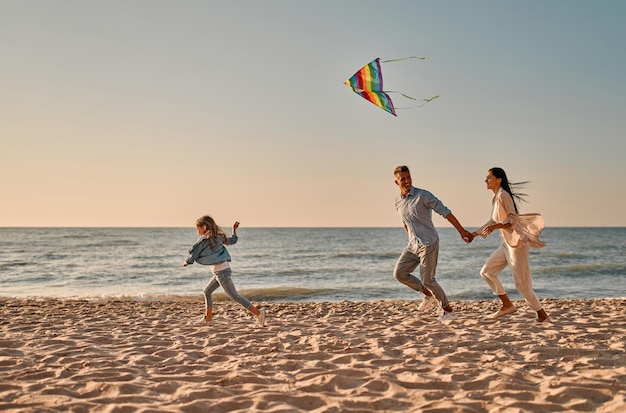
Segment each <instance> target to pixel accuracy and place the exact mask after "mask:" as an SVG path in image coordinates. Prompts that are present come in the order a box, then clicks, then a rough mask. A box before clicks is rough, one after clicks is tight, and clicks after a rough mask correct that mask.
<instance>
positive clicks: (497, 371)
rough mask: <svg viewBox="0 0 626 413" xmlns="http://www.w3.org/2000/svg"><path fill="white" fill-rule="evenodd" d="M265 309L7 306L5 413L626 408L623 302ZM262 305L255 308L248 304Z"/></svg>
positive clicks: (194, 304)
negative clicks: (447, 312)
mask: <svg viewBox="0 0 626 413" xmlns="http://www.w3.org/2000/svg"><path fill="white" fill-rule="evenodd" d="M541 301H542V303H543V305H544V308H545V309H546V311H547V312H548V313H549V314H550V316H551V319H552V321H553V322H552V323H548V324H539V323H535V321H534V320H535V317H536V314H535V312H534V311H532V310H531V309H530V308H529V307H528V306H527V305H526V304H525V303H524V302H523V301H521V300H514V303H515V305H516V306H517V308H518V311H517V312H516V313H514V314H512V315H510V316H507V317H504V318H501V319H497V320H483V319H481V317H482V316H484V315H487V314H489V313H491V312H492V311H495V309H496V308H497V306H498V304H497V303H496V302H494V301H493V300H478V301H453V302H452V304H453V307H454V308H455V310H456V311H457V313H458V315H459V319H458V320H457V321H455V322H452V323H450V324H448V325H442V324H440V323H438V322H437V321H436V317H437V315H438V314H437V313H436V312H429V313H426V314H422V313H417V306H418V304H419V302H418V301H408V300H377V301H366V302H350V301H341V302H261V303H258V304H259V306H260V307H264V308H266V309H267V312H268V318H267V327H265V328H262V327H259V326H258V325H257V324H256V320H255V319H254V318H253V317H251V316H249V315H248V314H247V312H246V311H245V310H243V309H242V308H241V307H240V306H239V305H237V304H236V303H233V302H230V301H219V302H216V303H215V306H214V314H215V315H214V320H213V321H212V322H211V323H210V324H203V323H201V322H200V319H201V316H202V313H203V303H202V301H201V300H197V299H194V300H188V301H125V300H110V301H102V302H97V301H94V302H91V301H87V300H63V299H46V300H38V299H27V298H12V299H0V320H1V321H0V328H1V331H2V338H1V339H0V367H2V368H1V369H0V370H1V372H0V410H9V411H11V410H13V411H21V412H35V411H37V412H39V411H58V410H66V411H67V410H72V411H102V412H109V411H111V412H112V411H140V412H141V411H145V412H148V411H150V412H157V411H162V412H189V411H201V410H204V411H209V410H210V411H211V412H251V411H264V412H305V411H307V412H309V411H312V412H328V413H330V412H350V411H353V412H387V411H389V412H391V411H411V412H412V411H426V412H427V411H450V412H500V411H563V410H572V411H596V412H618V411H620V410H622V409H623V408H624V406H625V405H626V356H625V354H626V353H625V344H624V342H626V299H623V298H622V299H615V298H607V299H544V300H541ZM255 304H257V303H255Z"/></svg>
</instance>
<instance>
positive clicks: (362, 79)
mask: <svg viewBox="0 0 626 413" xmlns="http://www.w3.org/2000/svg"><path fill="white" fill-rule="evenodd" d="M406 59H420V60H426V59H428V58H427V57H417V56H411V57H405V58H402V59H392V60H383V61H382V62H381V60H380V58H376V59H374V60H372V61H371V62H369V63H368V64H367V65H365V66H363V67H362V68H361V69H359V71H358V72H356V73H355V74H354V76H352V77H351V78H350V79H348V80H346V81H345V82H343V83H344V84H346V85H348V86H349V87H350V88H351V89H352V90H353V91H354V93H356V94H357V95H359V96H361V97H362V98H364V99H366V100H369V101H370V102H372V103H373V104H374V105H376V106H378V107H379V108H381V109H384V110H386V111H387V112H389V113H391V114H392V115H393V116H397V115H396V110H395V108H394V107H393V102H392V101H391V98H390V97H389V95H388V93H400V92H393V91H385V90H383V73H382V71H381V69H380V64H381V63H387V62H398V61H400V60H406ZM400 94H401V95H402V96H404V97H406V98H408V99H412V100H416V99H414V98H412V97H411V96H407V95H405V94H404V93H400ZM438 97H439V96H434V97H432V98H430V99H422V100H421V101H422V102H424V103H423V104H422V105H420V106H417V107H422V106H424V105H425V104H426V103H428V102H430V101H431V100H433V99H436V98H438ZM398 109H401V108H398ZM402 109H408V108H402Z"/></svg>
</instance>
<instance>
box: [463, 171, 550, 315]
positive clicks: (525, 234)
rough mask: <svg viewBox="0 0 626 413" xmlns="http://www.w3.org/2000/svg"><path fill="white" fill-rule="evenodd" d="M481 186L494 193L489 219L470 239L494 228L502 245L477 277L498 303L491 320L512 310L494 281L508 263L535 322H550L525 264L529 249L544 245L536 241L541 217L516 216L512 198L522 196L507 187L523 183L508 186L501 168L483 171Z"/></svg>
mask: <svg viewBox="0 0 626 413" xmlns="http://www.w3.org/2000/svg"><path fill="white" fill-rule="evenodd" d="M485 183H486V184H487V189H490V190H491V191H493V193H494V195H493V201H492V203H493V209H492V213H491V219H490V220H489V221H488V222H487V223H486V224H485V225H483V226H482V228H480V229H479V230H478V231H476V232H473V233H472V236H477V235H480V236H482V237H486V236H488V235H489V234H491V233H492V232H493V231H494V230H496V229H499V230H500V233H501V235H502V244H501V245H500V247H499V248H498V249H497V250H496V251H495V252H494V253H493V254H491V256H490V257H489V258H488V259H487V262H485V265H484V266H483V267H482V268H481V270H480V275H481V277H482V278H483V279H484V280H485V281H486V282H487V284H489V286H490V287H491V289H492V290H493V292H494V294H496V295H497V296H498V297H499V298H500V300H501V301H502V307H501V308H500V309H499V310H498V311H496V312H495V313H494V314H492V315H491V317H492V318H498V317H503V316H505V315H507V314H511V313H514V312H515V311H516V310H515V306H514V305H513V303H512V302H511V300H509V297H508V295H507V294H506V291H505V290H504V287H503V286H502V283H500V280H499V279H498V274H499V273H500V271H502V270H503V269H504V268H505V267H506V266H507V264H508V265H509V267H510V269H511V274H512V275H513V280H514V282H515V288H517V291H519V293H520V294H521V295H522V297H524V299H525V300H526V303H528V305H529V306H530V307H532V308H533V310H535V311H536V312H537V321H538V322H540V323H541V322H545V321H550V318H549V317H548V314H546V311H545V310H544V309H543V307H542V306H541V303H540V302H539V299H538V298H537V295H536V294H535V292H534V291H533V280H532V277H531V276H530V265H529V263H528V253H529V248H530V247H531V246H532V247H535V248H542V247H544V246H545V244H544V243H543V242H541V241H540V240H539V235H540V234H541V231H542V230H543V218H541V215H539V214H526V215H519V213H518V210H517V205H516V204H515V199H514V198H517V199H520V200H522V199H523V198H522V197H523V196H524V194H518V193H515V192H513V191H512V190H511V187H515V186H518V185H523V184H524V183H525V182H521V183H510V182H509V180H508V178H507V176H506V173H505V172H504V170H503V169H502V168H491V169H490V170H489V171H488V172H487V177H486V178H485Z"/></svg>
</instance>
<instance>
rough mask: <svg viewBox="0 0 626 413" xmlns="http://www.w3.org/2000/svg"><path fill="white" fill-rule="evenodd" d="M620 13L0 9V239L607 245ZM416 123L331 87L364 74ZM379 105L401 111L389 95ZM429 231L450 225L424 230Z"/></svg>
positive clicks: (406, 7)
mask: <svg viewBox="0 0 626 413" xmlns="http://www.w3.org/2000/svg"><path fill="white" fill-rule="evenodd" d="M625 18H626V2H625V1H622V0H616V1H611V0H602V1H592V0H587V1H579V0H551V1H545V0H539V1H533V0H529V1H501V0H497V1H496V0H493V1H486V0H477V1H465V0H459V1H439V0H432V1H423V0H407V1H380V0H378V1H370V0H354V1H352V0H351V1H347V0H315V1H294V0H284V1H278V0H275V1H256V0H247V1H244V0H241V1H239V0H228V1H227V0H224V1H186V0H181V1H154V0H144V1H141V0H136V1H126V0H122V1H115V0H108V1H82V0H81V1H63V0H59V1H43V0H42V1H32V0H20V1H14V0H0V226H136V227H143V226H164V227H171V226H176V227H178V226H181V227H186V226H193V223H194V220H195V219H196V218H197V217H198V216H200V215H203V214H211V215H213V216H214V217H215V218H216V220H217V221H218V223H220V224H222V225H224V226H229V225H231V224H232V222H234V221H235V220H239V221H241V223H242V225H243V226H249V227H273V226H277V227H292V226H296V227H300V226H304V227H316V226H339V227H341V226H347V227H351V226H367V227H370V226H374V227H378V226H384V227H387V226H400V221H399V218H398V216H397V214H396V211H395V209H394V207H393V200H394V198H395V196H396V194H397V192H398V189H397V187H396V186H395V184H394V182H393V175H392V171H393V169H394V167H395V166H397V165H399V164H406V165H408V166H409V167H410V168H411V170H412V175H413V183H414V185H415V186H418V187H421V188H425V189H428V190H430V191H431V192H433V193H434V194H435V195H437V196H438V197H439V198H440V199H441V200H442V201H443V202H444V203H445V204H446V205H447V206H448V207H449V208H450V209H452V211H453V212H454V214H455V215H456V216H457V218H458V219H459V220H460V221H461V223H462V224H464V225H465V226H467V227H473V226H474V227H475V226H478V225H480V224H482V223H484V222H485V221H486V220H487V219H488V218H489V215H490V208H491V204H490V201H491V195H492V193H491V191H489V190H487V189H486V188H485V184H484V182H483V180H484V177H485V174H486V172H487V169H489V168H490V167H493V166H500V167H502V168H504V169H505V170H506V171H507V173H508V175H509V178H510V179H511V180H512V181H525V180H527V181H531V183H530V184H529V185H528V186H527V187H526V192H527V193H528V194H529V195H530V197H529V201H530V202H529V203H527V204H523V205H522V208H521V209H522V212H540V213H542V214H543V215H544V217H545V219H546V223H547V225H548V226H626V214H624V212H625V211H626V162H625V161H624V158H625V156H626V136H625V135H626V132H625V131H626V47H625V46H624V44H625V43H624V42H625V41H626V25H625V24H624V19H625ZM406 56H429V57H430V60H426V61H418V60H407V61H403V62H398V63H388V64H385V65H383V74H384V78H385V86H386V89H389V90H396V91H400V92H404V93H405V94H408V95H410V96H413V97H416V98H428V97H431V96H434V95H441V97H440V98H439V99H436V100H434V101H433V102H431V103H429V104H428V105H426V106H425V107H423V108H420V109H408V110H398V117H393V116H392V115H390V114H388V113H386V112H384V111H383V110H381V109H378V108H376V107H375V106H374V105H372V104H370V103H369V102H367V101H365V100H363V99H362V98H360V97H359V96H357V95H356V94H355V93H353V92H352V91H351V90H350V89H349V88H348V87H347V86H345V85H344V84H343V82H344V81H345V80H346V79H348V78H349V77H350V76H352V75H353V74H354V73H355V72H356V71H357V70H358V69H359V68H360V67H361V66H363V65H364V64H366V63H368V62H369V61H370V60H372V59H374V58H376V57H380V58H381V59H383V60H385V59H393V58H401V57H406ZM392 98H393V99H394V102H395V104H396V106H398V107H406V106H410V105H411V103H412V102H411V101H409V100H406V99H404V98H402V97H401V96H400V95H392ZM435 223H436V225H438V226H441V227H446V226H450V225H449V224H448V223H447V222H446V221H445V220H443V219H442V218H441V217H439V216H437V217H436V219H435Z"/></svg>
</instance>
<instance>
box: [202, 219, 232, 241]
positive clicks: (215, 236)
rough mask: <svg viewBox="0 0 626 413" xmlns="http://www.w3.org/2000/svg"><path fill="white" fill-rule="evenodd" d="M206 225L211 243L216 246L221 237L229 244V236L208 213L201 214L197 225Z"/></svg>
mask: <svg viewBox="0 0 626 413" xmlns="http://www.w3.org/2000/svg"><path fill="white" fill-rule="evenodd" d="M199 226H204V227H206V229H207V238H208V240H209V245H210V246H211V248H214V247H215V245H216V244H217V241H218V240H219V239H221V240H222V242H223V243H224V244H226V245H228V237H227V236H226V234H225V233H224V231H222V229H221V228H220V227H219V226H218V225H217V224H216V223H215V220H214V219H213V218H211V217H210V216H208V215H204V216H201V217H200V218H198V219H197V220H196V227H199Z"/></svg>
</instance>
